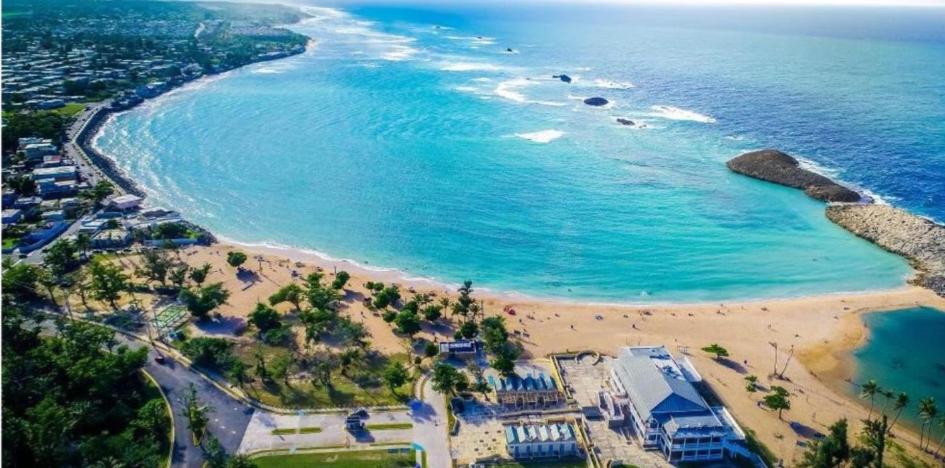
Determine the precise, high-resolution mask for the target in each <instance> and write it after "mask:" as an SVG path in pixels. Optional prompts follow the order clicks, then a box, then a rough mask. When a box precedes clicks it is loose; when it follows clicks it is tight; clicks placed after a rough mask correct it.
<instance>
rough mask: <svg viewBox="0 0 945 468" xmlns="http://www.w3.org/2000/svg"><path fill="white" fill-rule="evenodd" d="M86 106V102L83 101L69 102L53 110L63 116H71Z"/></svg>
mask: <svg viewBox="0 0 945 468" xmlns="http://www.w3.org/2000/svg"><path fill="white" fill-rule="evenodd" d="M87 106H88V104H86V103H84V102H70V103H68V104H66V105H65V106H63V107H60V108H58V109H56V110H54V111H53V112H55V113H57V114H59V115H61V116H63V117H72V116H73V115H76V114H78V113H79V112H82V110H83V109H85V108H86V107H87Z"/></svg>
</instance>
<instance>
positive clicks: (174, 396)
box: [115, 333, 254, 468]
mask: <svg viewBox="0 0 945 468" xmlns="http://www.w3.org/2000/svg"><path fill="white" fill-rule="evenodd" d="M115 337H116V339H118V341H119V342H121V343H124V344H127V345H128V346H129V347H131V348H138V347H141V346H145V344H143V343H141V342H139V341H137V340H134V339H131V338H128V337H126V336H124V335H122V334H120V333H118V334H116V335H115ZM156 356H157V351H155V350H154V348H151V349H150V350H149V351H148V363H147V364H146V365H145V366H144V368H145V370H147V371H148V372H149V373H150V374H151V375H152V376H153V377H154V379H155V380H157V382H158V385H160V386H161V389H162V390H164V394H165V395H167V399H168V400H169V401H170V402H171V409H172V410H173V411H174V455H173V458H172V465H173V466H175V467H189V468H191V467H192V468H200V467H201V466H202V465H203V462H204V456H203V451H202V450H201V449H200V447H197V446H195V445H194V443H193V440H192V438H191V435H190V429H188V428H187V418H186V417H185V416H184V405H183V403H182V401H181V400H182V399H183V397H184V395H186V392H187V389H188V388H189V387H190V385H191V384H193V385H194V387H195V388H196V389H197V398H198V399H199V400H200V401H201V402H202V403H203V404H205V405H207V406H209V407H210V408H212V409H211V413H210V415H209V417H210V424H209V427H208V429H209V431H210V432H211V433H212V434H213V435H214V436H215V437H216V438H217V439H219V440H220V444H221V445H223V448H224V449H226V452H227V453H229V454H234V453H236V451H237V449H239V446H240V442H242V440H243V434H244V433H245V432H246V426H247V425H249V420H250V419H251V418H252V416H253V412H254V409H253V408H252V407H251V406H248V405H246V404H245V403H243V402H241V401H238V400H235V399H234V398H233V397H231V396H230V395H228V394H226V393H224V392H222V391H221V390H220V389H219V388H217V387H216V386H214V385H213V384H211V383H210V382H208V381H207V380H206V379H205V378H204V377H202V376H201V375H200V374H197V373H196V372H194V371H192V370H191V369H190V368H189V367H188V366H186V365H184V364H181V363H179V362H176V361H174V360H173V359H172V358H171V357H169V356H166V355H165V361H164V364H158V363H157V362H156V361H155V360H154V358H155V357H156Z"/></svg>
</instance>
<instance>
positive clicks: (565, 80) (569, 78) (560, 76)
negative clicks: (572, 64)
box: [551, 75, 571, 83]
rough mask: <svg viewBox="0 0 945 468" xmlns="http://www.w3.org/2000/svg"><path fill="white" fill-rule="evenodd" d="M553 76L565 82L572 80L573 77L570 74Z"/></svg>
mask: <svg viewBox="0 0 945 468" xmlns="http://www.w3.org/2000/svg"><path fill="white" fill-rule="evenodd" d="M551 77H552V78H557V79H559V80H561V81H563V82H565V83H570V82H571V77H570V76H568V75H551Z"/></svg>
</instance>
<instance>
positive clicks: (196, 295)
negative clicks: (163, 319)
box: [177, 283, 230, 320]
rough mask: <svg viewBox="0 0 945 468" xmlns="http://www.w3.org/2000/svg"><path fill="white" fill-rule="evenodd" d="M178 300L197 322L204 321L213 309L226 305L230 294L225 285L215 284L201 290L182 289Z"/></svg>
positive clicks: (200, 288)
mask: <svg viewBox="0 0 945 468" xmlns="http://www.w3.org/2000/svg"><path fill="white" fill-rule="evenodd" d="M177 298H178V300H180V301H181V302H182V303H183V304H184V306H185V307H187V310H189V311H190V313H191V315H193V316H194V317H196V318H197V320H204V319H206V318H207V316H208V315H209V314H210V312H211V311H213V309H216V308H217V307H220V306H221V305H223V304H226V301H227V299H229V298H230V292H229V291H227V290H226V289H225V288H224V287H223V283H213V284H210V285H207V286H203V287H199V288H187V289H182V290H181V291H180V293H179V294H178V296H177Z"/></svg>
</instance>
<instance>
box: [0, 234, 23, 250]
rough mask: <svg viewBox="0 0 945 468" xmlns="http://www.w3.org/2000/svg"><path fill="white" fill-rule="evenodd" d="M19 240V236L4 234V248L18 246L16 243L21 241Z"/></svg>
mask: <svg viewBox="0 0 945 468" xmlns="http://www.w3.org/2000/svg"><path fill="white" fill-rule="evenodd" d="M19 242H20V238H19V237H7V236H3V248H4V249H10V248H13V247H14V246H16V244H17V243H19Z"/></svg>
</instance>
